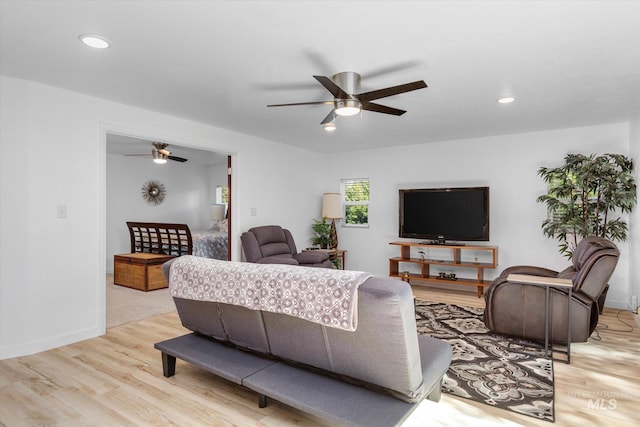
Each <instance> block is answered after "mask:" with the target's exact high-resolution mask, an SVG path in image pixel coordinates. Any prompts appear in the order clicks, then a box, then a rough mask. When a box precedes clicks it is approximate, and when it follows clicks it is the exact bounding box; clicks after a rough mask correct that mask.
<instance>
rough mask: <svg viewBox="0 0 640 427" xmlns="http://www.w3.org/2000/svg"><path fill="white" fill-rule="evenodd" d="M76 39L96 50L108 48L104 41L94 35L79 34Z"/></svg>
mask: <svg viewBox="0 0 640 427" xmlns="http://www.w3.org/2000/svg"><path fill="white" fill-rule="evenodd" d="M78 38H79V39H80V41H82V43H84V44H86V45H87V46H90V47H94V48H96V49H106V48H108V47H109V42H108V41H107V40H106V39H104V38H103V37H100V36H96V35H95V34H80V35H79V36H78Z"/></svg>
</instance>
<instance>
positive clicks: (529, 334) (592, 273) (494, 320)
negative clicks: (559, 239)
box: [484, 237, 620, 343]
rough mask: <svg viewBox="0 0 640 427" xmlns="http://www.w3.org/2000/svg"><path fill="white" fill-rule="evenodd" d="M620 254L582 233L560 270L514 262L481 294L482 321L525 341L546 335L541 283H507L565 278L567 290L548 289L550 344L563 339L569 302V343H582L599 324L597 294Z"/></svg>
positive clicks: (565, 331)
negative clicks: (516, 278) (519, 278)
mask: <svg viewBox="0 0 640 427" xmlns="http://www.w3.org/2000/svg"><path fill="white" fill-rule="evenodd" d="M619 255H620V252H619V251H618V248H617V247H616V245H615V244H613V243H612V242H610V241H609V240H607V239H605V238H602V237H586V238H584V239H582V240H581V241H580V243H578V246H577V247H576V249H575V251H574V252H573V258H572V265H571V266H570V267H568V268H566V269H565V270H563V271H561V272H557V271H553V270H549V269H546V268H542V267H532V266H516V267H510V268H507V269H506V270H504V271H503V272H502V273H501V274H500V276H499V277H497V278H496V279H495V280H494V281H493V282H492V283H491V286H489V288H488V289H487V292H486V293H485V302H486V308H485V311H484V323H485V324H486V326H487V328H488V329H489V330H491V331H493V332H497V333H499V334H504V335H511V336H516V337H521V338H526V339H530V340H539V341H542V340H544V338H545V301H546V298H545V295H546V290H545V288H544V287H542V286H535V285H529V284H524V283H516V282H510V281H509V280H508V276H509V275H510V274H526V275H533V276H543V277H557V278H562V279H570V280H571V281H572V282H573V288H572V296H571V301H568V298H569V295H568V291H566V290H561V289H558V288H553V287H552V288H550V297H551V301H550V311H551V322H552V323H551V325H552V329H551V337H550V339H551V342H555V343H566V342H567V305H568V303H570V304H571V342H585V341H587V339H588V338H589V336H590V335H591V333H592V332H593V330H594V329H595V327H596V325H597V324H598V316H599V310H598V302H597V301H598V297H599V296H600V295H601V293H602V292H603V290H604V289H605V287H606V286H607V282H608V281H609V279H610V278H611V275H612V274H613V271H614V270H615V268H616V264H617V263H618V257H619Z"/></svg>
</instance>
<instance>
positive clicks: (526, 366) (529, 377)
mask: <svg viewBox="0 0 640 427" xmlns="http://www.w3.org/2000/svg"><path fill="white" fill-rule="evenodd" d="M483 311H484V310H483V309H482V308H473V307H461V306H457V305H452V304H442V303H433V302H425V301H416V322H417V325H418V332H419V333H421V334H426V335H430V336H433V337H436V338H440V339H443V340H445V341H447V342H448V343H449V344H451V345H452V346H453V360H452V362H451V366H450V367H449V371H448V372H447V374H446V375H445V379H444V384H443V386H442V391H444V392H445V393H449V394H452V395H454V396H458V397H463V398H465V399H471V400H474V401H476V402H481V403H485V404H487V405H491V406H495V407H497V408H502V409H506V410H509V411H513V412H517V413H519V414H523V415H528V416H530V417H533V418H537V419H540V420H545V421H550V422H554V400H553V362H552V360H551V359H550V358H545V357H544V347H543V346H542V345H539V344H537V343H533V342H530V341H525V340H518V339H516V338H510V337H505V336H500V335H496V334H493V333H491V332H489V331H488V330H487V328H486V327H485V325H484V321H483V320H482V315H483Z"/></svg>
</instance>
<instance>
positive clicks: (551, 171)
mask: <svg viewBox="0 0 640 427" xmlns="http://www.w3.org/2000/svg"><path fill="white" fill-rule="evenodd" d="M564 160H565V164H564V165H563V166H560V167H557V168H546V167H541V168H540V169H539V170H538V175H540V176H541V177H542V179H544V181H545V182H546V183H547V184H548V188H549V190H548V192H547V194H543V195H541V196H539V197H538V199H537V200H538V202H540V203H544V204H545V205H546V206H547V209H548V211H549V217H548V218H547V219H546V220H545V221H543V222H542V231H543V233H544V234H545V236H547V237H551V238H556V239H557V240H558V241H559V242H560V243H559V245H558V247H559V248H560V253H562V254H563V255H565V256H567V257H568V258H571V256H572V255H573V250H574V249H575V247H576V245H577V243H578V241H579V239H581V238H583V237H587V236H601V237H606V238H608V239H611V240H615V241H624V240H626V239H627V223H626V222H624V221H623V220H622V219H620V217H616V218H611V216H612V215H614V214H616V213H629V212H631V210H632V209H633V207H634V206H635V204H636V201H637V200H636V183H635V180H634V178H633V162H632V160H631V159H629V158H627V157H625V156H623V155H620V154H604V155H602V156H598V157H596V156H595V155H594V154H592V155H590V156H585V155H582V154H568V155H567V156H566V157H565V159H564Z"/></svg>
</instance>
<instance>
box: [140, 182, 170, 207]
mask: <svg viewBox="0 0 640 427" xmlns="http://www.w3.org/2000/svg"><path fill="white" fill-rule="evenodd" d="M166 195H167V190H166V189H165V188H164V184H162V183H161V182H158V181H154V180H149V181H147V182H145V183H144V185H143V186H142V198H143V199H144V200H145V201H146V202H147V203H148V204H150V205H159V204H160V203H162V201H163V200H164V196H166Z"/></svg>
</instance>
